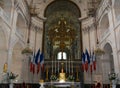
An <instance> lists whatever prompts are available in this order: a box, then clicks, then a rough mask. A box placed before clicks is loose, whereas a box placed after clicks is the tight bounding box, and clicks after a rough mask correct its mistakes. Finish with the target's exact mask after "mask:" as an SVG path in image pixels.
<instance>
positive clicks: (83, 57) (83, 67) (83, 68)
mask: <svg viewBox="0 0 120 88" xmlns="http://www.w3.org/2000/svg"><path fill="white" fill-rule="evenodd" d="M84 70H85V54H84V52H83V53H82V71H84Z"/></svg>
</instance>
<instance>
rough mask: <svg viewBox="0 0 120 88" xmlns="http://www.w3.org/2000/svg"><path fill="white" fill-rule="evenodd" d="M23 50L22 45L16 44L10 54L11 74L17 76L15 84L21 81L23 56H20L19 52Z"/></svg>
mask: <svg viewBox="0 0 120 88" xmlns="http://www.w3.org/2000/svg"><path fill="white" fill-rule="evenodd" d="M22 50H23V47H22V45H21V44H20V43H19V42H18V43H16V44H15V46H14V48H13V52H12V63H11V72H13V73H15V74H18V78H17V82H18V83H19V82H22V81H23V78H24V76H23V74H22V71H23V69H24V67H23V59H24V57H23V55H22V54H21V51H22Z"/></svg>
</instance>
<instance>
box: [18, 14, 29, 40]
mask: <svg viewBox="0 0 120 88" xmlns="http://www.w3.org/2000/svg"><path fill="white" fill-rule="evenodd" d="M27 29H28V28H27V24H26V20H25V19H24V17H23V16H22V14H21V13H18V17H17V22H16V32H17V33H18V34H19V35H20V36H21V38H22V39H23V41H25V40H26V38H27Z"/></svg>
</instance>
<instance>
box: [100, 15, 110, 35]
mask: <svg viewBox="0 0 120 88" xmlns="http://www.w3.org/2000/svg"><path fill="white" fill-rule="evenodd" d="M107 30H109V19H108V14H107V13H106V14H104V16H103V17H102V19H101V21H100V24H99V32H100V34H99V36H101V35H102V36H103V35H104V33H105V32H106V31H107Z"/></svg>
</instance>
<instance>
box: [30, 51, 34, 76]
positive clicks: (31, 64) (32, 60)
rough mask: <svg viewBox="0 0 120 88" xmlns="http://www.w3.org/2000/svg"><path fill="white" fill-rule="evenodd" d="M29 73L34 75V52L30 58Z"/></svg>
mask: <svg viewBox="0 0 120 88" xmlns="http://www.w3.org/2000/svg"><path fill="white" fill-rule="evenodd" d="M30 72H33V74H34V73H35V52H33V57H32V58H31V62H30Z"/></svg>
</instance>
